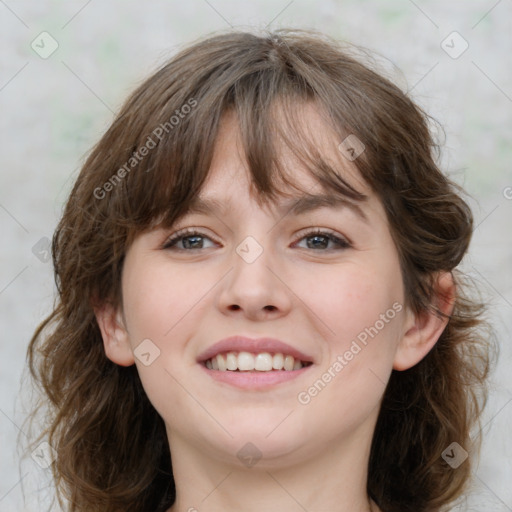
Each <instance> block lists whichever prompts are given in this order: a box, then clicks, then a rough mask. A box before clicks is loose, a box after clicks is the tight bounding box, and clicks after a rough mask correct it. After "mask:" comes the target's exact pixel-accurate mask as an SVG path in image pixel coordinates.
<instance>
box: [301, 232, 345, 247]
mask: <svg viewBox="0 0 512 512" xmlns="http://www.w3.org/2000/svg"><path fill="white" fill-rule="evenodd" d="M302 240H306V245H307V247H304V248H305V249H314V250H318V249H321V250H322V249H327V250H332V249H333V247H332V246H331V247H329V243H332V244H334V245H335V246H337V248H338V250H343V249H349V248H350V247H352V245H351V244H350V242H348V240H346V239H344V238H340V237H339V236H337V235H335V234H334V233H331V232H329V231H325V230H321V229H315V230H312V231H309V232H307V233H305V234H302V236H301V238H299V239H298V241H299V242H301V241H302ZM296 243H297V242H296ZM334 249H336V247H335V248H334Z"/></svg>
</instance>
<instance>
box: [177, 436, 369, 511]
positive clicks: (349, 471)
mask: <svg viewBox="0 0 512 512" xmlns="http://www.w3.org/2000/svg"><path fill="white" fill-rule="evenodd" d="M360 441H361V439H352V440H350V442H345V443H340V444H339V445H336V446H332V445H329V446H324V447H323V450H322V451H321V452H319V453H316V454H315V455H314V456H309V457H306V456H304V455H297V451H296V452H294V453H293V454H289V456H285V457H276V458H274V459H269V458H265V457H263V458H261V459H260V460H259V461H258V462H257V463H256V464H254V465H253V466H252V467H243V466H242V467H241V465H240V463H239V461H236V462H234V461H230V460H226V459H225V457H224V458H222V455H220V456H217V457H216V456H213V454H212V455H210V456H205V451H204V450H203V449H201V448H198V447H197V444H193V443H188V442H187V441H186V440H184V439H180V438H176V437H173V436H170V445H171V453H172V459H173V473H174V475H175V484H176V502H175V503H174V505H173V506H172V507H171V508H170V509H169V510H168V512H227V511H236V510H244V512H261V511H262V510H265V511H266V512H278V511H279V512H282V510H286V511H289V512H304V511H305V510H329V511H331V512H379V509H378V507H377V506H376V505H375V503H372V501H371V500H370V499H369V497H368V496H367V493H366V484H367V464H368V457H369V445H368V444H366V445H364V444H363V445H361V442H360ZM298 451H300V449H299V450H298ZM285 459H286V460H285ZM220 461H222V462H220ZM237 462H238V463H237Z"/></svg>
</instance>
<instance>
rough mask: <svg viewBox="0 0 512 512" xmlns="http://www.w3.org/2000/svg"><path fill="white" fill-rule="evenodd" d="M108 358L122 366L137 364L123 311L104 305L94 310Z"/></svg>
mask: <svg viewBox="0 0 512 512" xmlns="http://www.w3.org/2000/svg"><path fill="white" fill-rule="evenodd" d="M94 314H95V315H96V320H97V322H98V325H99V328H100V331H101V336H102V338H103V346H104V347H105V354H106V356H107V357H108V358H109V359H110V360H111V361H112V362H114V363H116V364H118V365H120V366H131V365H132V364H134V363H135V359H134V357H133V352H132V349H131V346H130V341H129V338H128V331H127V330H126V327H125V321H124V318H123V314H122V312H121V309H120V308H118V309H116V308H114V307H113V306H112V305H111V304H104V305H102V306H100V307H99V308H95V309H94Z"/></svg>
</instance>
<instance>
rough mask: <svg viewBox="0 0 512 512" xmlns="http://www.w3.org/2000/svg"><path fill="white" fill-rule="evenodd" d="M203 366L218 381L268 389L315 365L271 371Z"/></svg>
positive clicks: (243, 386) (241, 386)
mask: <svg viewBox="0 0 512 512" xmlns="http://www.w3.org/2000/svg"><path fill="white" fill-rule="evenodd" d="M200 366H201V368H202V369H203V370H204V371H205V372H206V373H207V374H208V375H209V376H210V377H211V378H212V379H215V380H216V381H218V382H225V383H226V384H231V385H232V386H235V387H238V388H241V389H253V390H254V389H266V388H270V387H273V386H275V385H277V384H281V383H283V382H289V381H291V380H293V379H296V378H298V377H300V376H301V375H304V373H306V372H307V371H308V370H309V369H310V368H311V367H312V366H313V365H309V366H305V367H304V368H301V369H300V370H290V371H286V370H279V371H269V372H259V371H245V372H240V371H236V372H233V371H229V370H226V371H225V372H223V371H220V370H210V369H208V368H206V366H204V365H200Z"/></svg>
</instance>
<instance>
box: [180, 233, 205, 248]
mask: <svg viewBox="0 0 512 512" xmlns="http://www.w3.org/2000/svg"><path fill="white" fill-rule="evenodd" d="M201 238H202V237H200V236H197V235H196V236H187V238H185V239H184V240H183V244H184V246H185V247H187V248H190V247H196V248H197V245H195V244H197V243H199V242H200V241H201ZM190 240H195V242H194V241H193V242H192V243H189V241H190ZM200 248H201V247H199V249H200Z"/></svg>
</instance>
